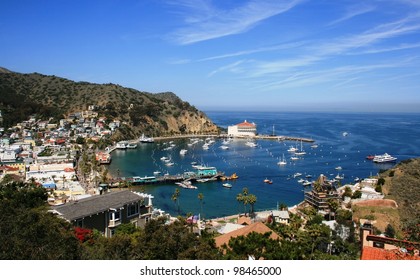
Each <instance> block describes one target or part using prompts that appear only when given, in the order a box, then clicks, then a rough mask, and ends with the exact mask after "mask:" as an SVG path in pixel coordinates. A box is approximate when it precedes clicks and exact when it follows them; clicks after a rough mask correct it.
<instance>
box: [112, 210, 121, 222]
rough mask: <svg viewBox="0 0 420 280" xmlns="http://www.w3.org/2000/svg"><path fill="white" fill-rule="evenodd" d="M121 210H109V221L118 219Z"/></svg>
mask: <svg viewBox="0 0 420 280" xmlns="http://www.w3.org/2000/svg"><path fill="white" fill-rule="evenodd" d="M120 215H121V211H120V210H118V211H113V212H109V220H110V221H118V220H119V219H120Z"/></svg>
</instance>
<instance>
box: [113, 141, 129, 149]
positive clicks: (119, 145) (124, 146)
mask: <svg viewBox="0 0 420 280" xmlns="http://www.w3.org/2000/svg"><path fill="white" fill-rule="evenodd" d="M127 145H128V141H120V142H118V143H117V145H116V146H115V148H117V149H127Z"/></svg>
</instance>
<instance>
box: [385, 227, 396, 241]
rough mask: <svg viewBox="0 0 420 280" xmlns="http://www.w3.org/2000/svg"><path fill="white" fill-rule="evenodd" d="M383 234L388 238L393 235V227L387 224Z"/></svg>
mask: <svg viewBox="0 0 420 280" xmlns="http://www.w3.org/2000/svg"><path fill="white" fill-rule="evenodd" d="M385 235H386V236H387V237H390V238H394V237H395V229H394V227H393V226H392V225H391V224H388V225H387V226H386V228H385Z"/></svg>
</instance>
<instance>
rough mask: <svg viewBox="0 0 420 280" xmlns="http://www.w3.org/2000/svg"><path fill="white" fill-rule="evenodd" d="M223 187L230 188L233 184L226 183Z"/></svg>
mask: <svg viewBox="0 0 420 280" xmlns="http://www.w3.org/2000/svg"><path fill="white" fill-rule="evenodd" d="M223 187H225V188H228V189H230V188H232V184H229V183H224V184H223Z"/></svg>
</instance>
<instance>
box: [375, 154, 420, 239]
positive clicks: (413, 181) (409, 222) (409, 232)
mask: <svg viewBox="0 0 420 280" xmlns="http://www.w3.org/2000/svg"><path fill="white" fill-rule="evenodd" d="M380 178H383V179H384V181H383V182H384V185H383V186H382V191H383V193H384V194H385V195H386V197H385V198H388V199H393V200H395V201H396V202H397V204H398V213H399V216H400V222H401V230H402V231H403V234H404V236H403V237H404V238H407V239H408V240H411V241H417V242H418V241H420V158H415V159H409V160H405V161H402V162H401V163H399V164H398V165H396V166H395V167H394V168H392V169H390V170H387V171H385V172H382V173H381V174H380Z"/></svg>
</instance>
